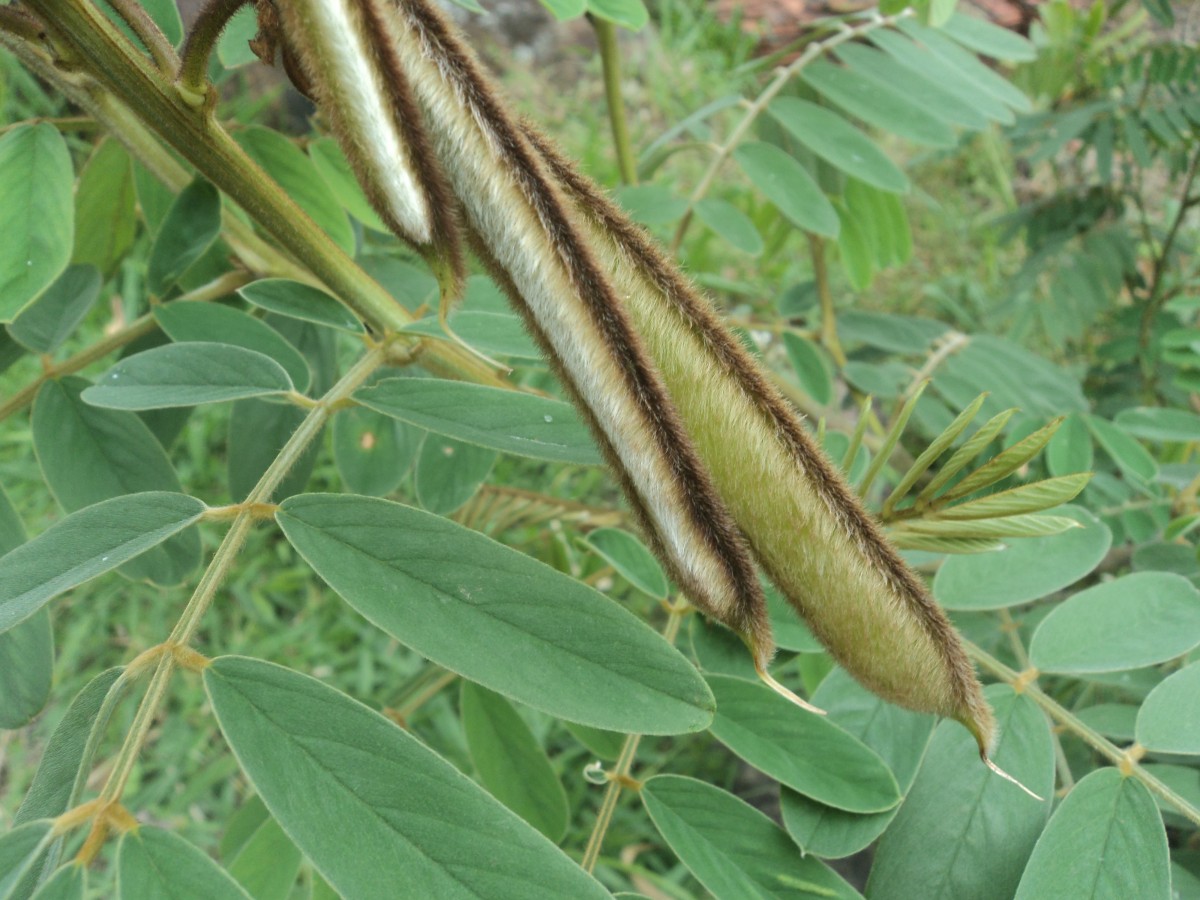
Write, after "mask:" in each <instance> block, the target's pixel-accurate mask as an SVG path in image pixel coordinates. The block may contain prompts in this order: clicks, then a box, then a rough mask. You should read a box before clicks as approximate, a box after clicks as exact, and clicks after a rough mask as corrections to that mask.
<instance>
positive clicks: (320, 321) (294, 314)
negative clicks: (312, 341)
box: [237, 278, 363, 334]
mask: <svg viewBox="0 0 1200 900" xmlns="http://www.w3.org/2000/svg"><path fill="white" fill-rule="evenodd" d="M237 293H238V296H239V297H241V298H242V299H243V300H245V301H246V302H247V303H249V304H250V305H251V306H257V307H259V308H260V309H265V310H267V311H268V312H273V313H277V314H279V315H281V316H288V317H289V318H292V319H300V320H301V321H304V322H311V323H313V324H314V325H327V326H329V327H330V328H337V329H339V330H340V331H349V332H351V333H353V334H361V333H362V330H363V327H362V323H361V322H359V321H358V318H357V317H356V316H355V315H354V313H352V312H351V311H350V310H349V309H347V308H346V307H344V306H342V304H340V303H339V302H338V301H337V300H335V299H334V298H333V297H332V296H330V295H329V294H327V293H325V292H324V291H322V290H320V289H319V288H315V287H313V286H312V285H308V284H302V283H300V282H299V281H289V280H288V279H286V278H260V279H259V280H258V281H254V282H251V283H250V284H248V285H246V286H245V287H243V288H238V292H237Z"/></svg>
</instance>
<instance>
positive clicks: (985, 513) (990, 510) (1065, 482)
mask: <svg viewBox="0 0 1200 900" xmlns="http://www.w3.org/2000/svg"><path fill="white" fill-rule="evenodd" d="M1091 477H1092V476H1091V473H1090V472H1082V473H1080V474H1078V475H1064V476H1063V477H1061V478H1046V479H1044V480H1042V481H1035V482H1033V484H1023V485H1021V486H1020V487H1015V488H1010V489H1009V490H1007V491H998V492H997V493H995V494H988V495H987V496H986V497H983V498H981V499H979V500H971V501H970V502H968V503H958V504H955V505H954V506H948V507H946V508H945V509H940V510H938V516H939V517H940V518H942V519H953V520H962V519H990V518H992V517H993V516H1015V515H1020V514H1022V513H1035V512H1041V511H1042V510H1044V509H1050V508H1051V507H1054V506H1059V505H1060V504H1063V503H1068V502H1070V501H1071V500H1074V499H1075V497H1076V496H1078V494H1079V492H1080V491H1082V490H1083V489H1084V488H1085V487H1086V486H1087V483H1088V481H1089V480H1090V479H1091Z"/></svg>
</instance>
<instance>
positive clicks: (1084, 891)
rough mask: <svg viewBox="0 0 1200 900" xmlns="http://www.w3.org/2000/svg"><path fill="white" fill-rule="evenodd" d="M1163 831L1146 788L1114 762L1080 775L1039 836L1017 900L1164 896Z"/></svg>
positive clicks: (1167, 889) (1167, 874) (1167, 893)
mask: <svg viewBox="0 0 1200 900" xmlns="http://www.w3.org/2000/svg"><path fill="white" fill-rule="evenodd" d="M1171 896H1172V895H1171V870H1170V858H1169V857H1168V855H1167V835H1166V832H1165V831H1164V830H1163V824H1162V819H1161V818H1160V817H1159V815H1158V809H1157V808H1156V807H1155V805H1154V798H1153V797H1151V796H1150V792H1149V791H1147V790H1146V788H1145V787H1144V786H1143V785H1142V784H1141V783H1140V782H1139V781H1138V780H1137V779H1136V778H1126V777H1125V776H1123V775H1122V774H1121V773H1120V772H1119V771H1117V770H1116V769H1114V768H1104V769H1097V770H1096V771H1094V772H1091V773H1089V774H1088V775H1087V776H1085V777H1084V778H1083V779H1081V780H1080V781H1079V783H1078V784H1076V785H1075V786H1074V787H1073V788H1071V792H1070V793H1069V794H1067V798H1066V799H1065V800H1064V801H1063V802H1062V805H1061V806H1059V807H1058V809H1057V810H1055V811H1054V816H1053V818H1051V819H1050V824H1049V825H1047V826H1046V830H1045V831H1044V832H1043V833H1042V836H1041V837H1040V838H1039V839H1038V842H1037V846H1036V847H1034V849H1033V855H1032V856H1031V857H1030V858H1029V864H1028V865H1027V866H1026V867H1025V874H1024V875H1023V876H1022V877H1021V884H1020V886H1019V887H1018V888H1017V895H1016V900H1041V898H1043V897H1079V898H1081V900H1083V898H1089V900H1099V898H1107V897H1114V898H1115V897H1120V898H1122V900H1169V898H1170V897H1171Z"/></svg>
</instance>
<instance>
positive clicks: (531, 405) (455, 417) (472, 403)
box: [353, 378, 601, 465]
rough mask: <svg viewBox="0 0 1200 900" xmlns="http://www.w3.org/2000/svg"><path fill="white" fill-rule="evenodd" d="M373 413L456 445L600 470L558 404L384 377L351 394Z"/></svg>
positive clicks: (578, 425)
mask: <svg viewBox="0 0 1200 900" xmlns="http://www.w3.org/2000/svg"><path fill="white" fill-rule="evenodd" d="M353 399H354V400H356V401H358V402H359V403H361V404H363V405H364V406H367V407H369V408H371V409H373V410H375V411H377V412H381V413H384V414H385V415H389V416H393V417H394V418H397V419H399V420H400V421H402V422H408V423H409V424H411V425H416V426H418V427H419V428H424V429H426V430H428V431H433V432H435V433H437V434H441V435H445V436H446V437H450V438H454V439H455V440H459V441H465V442H467V443H470V444H476V445H478V446H480V447H487V448H489V449H491V450H499V451H500V452H502V453H515V454H517V455H518V456H528V457H532V458H533V459H544V460H549V461H551V462H570V463H578V464H581V465H599V464H600V462H601V458H600V453H599V451H598V450H597V449H596V445H595V443H594V442H593V441H592V438H591V435H590V434H588V430H587V428H585V427H584V425H583V423H582V422H580V421H579V417H578V416H577V415H576V413H575V410H574V408H573V407H572V406H571V405H570V404H569V403H563V402H562V401H561V400H551V399H550V398H549V397H537V396H534V395H533V394H526V393H522V392H520V391H509V390H504V389H502V388H492V387H484V386H483V385H478V384H468V383H467V382H464V381H446V380H443V379H440V378H388V379H385V380H383V381H380V382H379V383H377V384H375V385H373V386H372V387H368V388H362V389H361V390H358V391H356V392H355V393H354V398H353Z"/></svg>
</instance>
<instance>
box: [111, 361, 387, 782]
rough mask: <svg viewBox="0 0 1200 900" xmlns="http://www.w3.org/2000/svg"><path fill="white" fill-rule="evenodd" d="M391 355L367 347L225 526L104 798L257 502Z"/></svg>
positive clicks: (131, 757) (135, 751)
mask: <svg viewBox="0 0 1200 900" xmlns="http://www.w3.org/2000/svg"><path fill="white" fill-rule="evenodd" d="M386 359H387V348H386V346H385V345H378V346H376V347H373V348H371V349H370V350H369V351H367V353H366V354H365V355H364V356H363V357H362V359H360V360H359V361H358V362H357V363H355V364H354V366H352V367H351V368H350V370H349V371H348V372H346V374H345V375H343V376H342V378H341V379H340V380H339V381H338V383H337V384H335V385H334V386H333V387H332V388H330V390H329V392H328V393H327V394H325V396H324V397H322V398H321V400H320V401H319V402H318V403H317V405H316V406H314V407H313V408H312V410H311V411H310V412H309V414H308V415H307V416H305V418H304V420H303V421H302V422H301V423H300V425H299V427H298V428H297V429H296V430H295V432H293V434H292V436H291V437H290V438H288V442H287V443H286V444H284V446H283V449H282V450H280V451H279V455H278V456H276V457H275V460H274V461H273V462H272V463H271V465H270V466H269V467H268V468H267V470H266V472H264V473H263V475H262V477H261V478H260V479H259V480H258V484H256V485H255V486H254V489H253V490H252V491H251V492H250V494H249V496H247V497H246V500H245V502H244V503H243V504H242V508H241V509H240V510H239V512H238V514H237V516H236V517H235V518H234V520H233V524H232V525H231V526H230V528H229V531H227V532H226V534H225V537H224V539H223V540H222V541H221V544H220V546H219V547H217V551H216V553H214V554H213V558H212V561H211V562H210V563H209V564H208V567H207V568H206V569H205V570H204V574H203V575H202V576H201V577H200V583H199V584H197V585H196V589H195V591H193V592H192V596H191V598H190V599H189V600H188V602H187V606H186V607H184V610H183V614H182V615H181V616H180V617H179V621H178V622H176V624H175V627H174V629H172V631H171V634H170V637H168V638H167V640H166V642H165V647H164V652H163V653H162V655H161V656H160V657H159V660H158V664H157V666H156V667H155V669H154V674H153V675H152V676H151V678H150V685H149V686H148V687H147V688H146V694H145V696H144V697H143V698H142V702H141V704H140V705H139V706H138V709H137V713H136V714H135V716H134V720H133V724H132V725H131V726H130V729H129V733H128V734H127V735H126V737H125V742H124V744H122V745H121V750H120V752H119V754H118V755H117V759H116V762H115V764H114V766H113V770H112V772H111V773H110V774H109V776H108V780H107V781H106V782H105V784H104V788H103V790H102V791H101V793H100V797H101V799H102V800H104V801H107V802H108V803H116V802H117V801H119V800H120V798H121V794H122V793H123V792H124V790H125V785H126V783H127V782H128V781H129V776H130V773H132V771H133V767H134V764H135V763H136V762H137V757H138V755H139V754H140V753H141V749H142V745H143V744H145V742H146V735H147V734H148V733H149V731H150V726H151V725H152V724H153V722H154V717H155V716H156V715H157V714H158V710H159V707H160V706H161V705H162V700H163V697H164V696H165V695H166V691H167V686H168V684H169V682H170V680H171V675H172V674H173V673H174V671H175V666H176V664H177V659H176V657H175V654H174V652H173V650H174V648H176V647H186V646H187V644H188V643H189V642H190V641H191V639H192V636H193V635H194V634H195V632H196V628H197V627H198V626H199V624H200V620H201V618H202V617H203V616H204V613H205V612H206V611H207V610H208V607H209V604H210V603H211V602H212V599H213V597H214V596H215V595H216V592H217V588H218V587H220V585H221V583H222V581H224V579H225V576H226V575H228V574H229V570H230V568H231V567H232V566H233V562H234V559H235V558H236V557H237V553H238V551H239V550H240V549H241V547H242V544H243V543H244V542H245V540H246V536H247V535H248V534H249V533H250V529H251V527H253V524H254V521H255V518H256V516H255V513H254V507H255V506H260V505H261V504H264V503H267V502H268V501H269V500H270V498H271V494H272V493H274V491H275V489H276V488H277V487H278V486H279V483H280V482H281V481H282V480H283V478H284V476H285V475H287V473H288V471H289V470H290V469H291V468H292V466H293V465H294V464H295V462H296V460H297V459H299V458H300V455H301V454H302V453H303V452H304V450H305V449H306V448H307V447H308V445H309V443H311V442H312V440H313V438H315V437H316V436H317V435H318V434H320V432H321V429H322V428H323V427H324V426H325V423H326V421H327V420H328V419H329V417H330V415H332V411H333V409H334V408H335V407H336V405H337V404H338V403H340V402H341V401H342V400H344V399H346V398H347V397H349V396H350V395H351V394H352V393H353V392H354V391H355V389H356V388H358V387H359V385H361V384H362V383H363V382H364V381H366V380H367V378H368V377H369V376H370V374H371V373H372V372H374V371H375V369H376V368H378V367H379V366H380V365H381V364H382V363H383V362H384V361H385V360H386Z"/></svg>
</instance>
